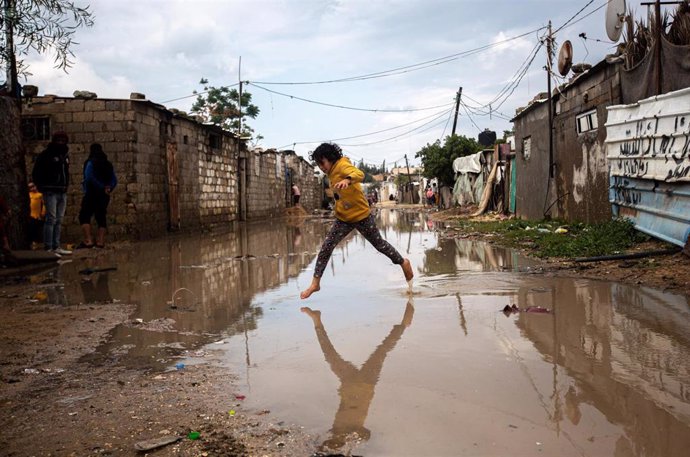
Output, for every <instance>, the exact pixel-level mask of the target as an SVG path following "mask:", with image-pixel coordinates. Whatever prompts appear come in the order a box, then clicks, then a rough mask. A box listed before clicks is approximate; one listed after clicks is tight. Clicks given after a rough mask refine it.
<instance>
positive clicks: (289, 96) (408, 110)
mask: <svg viewBox="0 0 690 457" xmlns="http://www.w3.org/2000/svg"><path fill="white" fill-rule="evenodd" d="M246 84H248V85H251V86H253V87H256V88H259V89H261V90H265V91H266V92H270V93H272V94H276V95H282V96H283V97H288V98H291V99H295V100H300V101H303V102H306V103H313V104H315V105H322V106H329V107H331V108H339V109H346V110H352V111H367V112H371V113H411V112H414V111H428V110H432V109H438V108H445V107H447V106H450V105H452V104H453V103H454V102H451V103H446V104H445V105H437V106H427V107H425V108H411V109H374V108H356V107H352V106H345V105H336V104H333V103H325V102H319V101H316V100H310V99H308V98H303V97H298V96H296V95H290V94H285V93H283V92H278V91H275V90H272V89H268V88H266V87H262V86H259V85H257V84H255V83H252V82H249V81H247V83H246Z"/></svg>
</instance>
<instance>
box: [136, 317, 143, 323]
mask: <svg viewBox="0 0 690 457" xmlns="http://www.w3.org/2000/svg"><path fill="white" fill-rule="evenodd" d="M134 322H136V323H137V324H143V323H144V319H141V318H138V319H134Z"/></svg>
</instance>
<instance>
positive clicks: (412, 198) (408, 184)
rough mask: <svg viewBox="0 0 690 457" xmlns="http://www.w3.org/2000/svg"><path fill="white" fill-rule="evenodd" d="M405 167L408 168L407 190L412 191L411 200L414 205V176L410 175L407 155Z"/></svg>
mask: <svg viewBox="0 0 690 457" xmlns="http://www.w3.org/2000/svg"><path fill="white" fill-rule="evenodd" d="M405 165H406V166H407V188H408V189H409V191H410V200H412V203H414V195H412V176H411V175H410V162H408V161H407V154H405Z"/></svg>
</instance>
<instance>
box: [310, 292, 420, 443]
mask: <svg viewBox="0 0 690 457" xmlns="http://www.w3.org/2000/svg"><path fill="white" fill-rule="evenodd" d="M302 312H303V313H306V314H307V315H308V316H309V317H311V319H312V321H313V322H314V330H316V338H317V339H318V340H319V346H321V351H323V355H324V357H325V359H326V362H328V365H330V367H331V370H332V371H333V373H334V374H335V375H336V376H337V377H338V379H339V380H340V388H339V389H338V394H339V395H340V406H339V407H338V411H337V412H336V413H335V418H334V419H333V426H332V427H331V430H330V435H331V437H330V438H329V439H327V440H326V441H324V442H323V444H322V445H321V447H322V449H321V450H322V451H329V450H337V449H340V448H341V447H343V446H344V445H345V444H346V442H347V440H348V437H349V436H350V435H352V434H356V435H357V438H359V439H360V440H368V439H369V437H370V435H371V432H370V431H369V430H368V429H367V428H366V427H364V422H365V421H366V419H367V414H368V413H369V406H370V405H371V400H372V399H373V398H374V388H375V387H376V383H377V382H378V380H379V376H380V373H381V369H382V368H383V362H384V360H386V356H387V355H388V353H389V352H390V351H391V350H393V348H394V347H395V345H396V343H397V342H398V340H399V339H400V337H401V336H402V334H403V332H404V331H405V329H406V328H407V327H409V326H410V325H412V316H413V315H414V307H413V306H412V303H410V302H408V303H407V306H406V307H405V314H404V315H403V318H402V321H401V323H400V324H398V325H394V326H393V328H392V329H391V331H390V333H389V334H388V336H387V337H386V338H385V339H384V340H383V341H382V342H381V344H379V345H378V347H377V348H376V350H375V351H374V352H372V353H371V355H370V356H369V359H367V361H366V362H364V365H362V367H361V368H359V369H357V368H356V367H355V366H354V365H353V364H352V363H350V362H347V361H345V360H343V358H342V357H340V355H339V354H338V352H337V351H336V350H335V347H334V346H333V344H332V343H331V340H330V339H329V338H328V334H327V333H326V329H325V328H324V326H323V323H322V322H321V311H318V310H312V309H311V308H306V307H304V308H302Z"/></svg>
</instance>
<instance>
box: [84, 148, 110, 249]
mask: <svg viewBox="0 0 690 457" xmlns="http://www.w3.org/2000/svg"><path fill="white" fill-rule="evenodd" d="M115 186H117V177H116V176H115V170H114V169H113V164H112V163H110V161H109V160H108V156H106V154H105V152H103V146H101V145H100V144H98V143H93V144H92V145H91V148H90V153H89V158H88V159H86V162H84V181H83V182H82V190H83V191H84V197H83V198H82V200H81V209H80V210H79V224H81V228H82V232H83V233H84V241H82V242H81V243H80V244H79V245H78V246H77V249H83V248H92V247H94V246H95V247H97V248H104V247H105V233H106V230H107V227H108V224H107V222H106V213H107V210H108V203H110V194H111V193H112V192H113V189H115ZM93 216H95V217H96V224H98V235H97V236H96V243H95V244H94V242H93V237H92V235H91V217H93Z"/></svg>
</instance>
